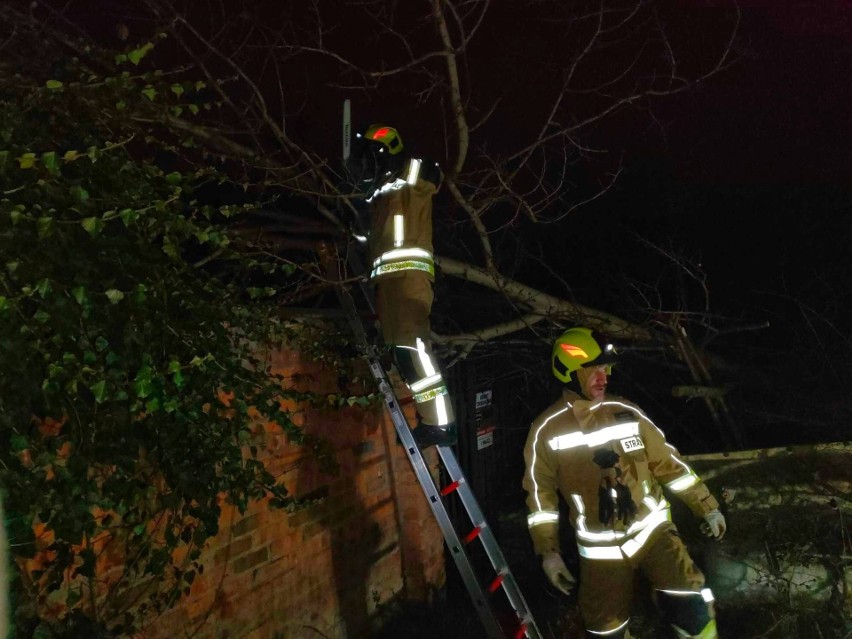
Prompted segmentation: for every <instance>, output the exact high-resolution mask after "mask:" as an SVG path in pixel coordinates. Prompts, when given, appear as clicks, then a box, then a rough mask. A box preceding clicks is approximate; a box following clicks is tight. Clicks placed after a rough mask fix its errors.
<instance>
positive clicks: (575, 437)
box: [547, 433, 586, 450]
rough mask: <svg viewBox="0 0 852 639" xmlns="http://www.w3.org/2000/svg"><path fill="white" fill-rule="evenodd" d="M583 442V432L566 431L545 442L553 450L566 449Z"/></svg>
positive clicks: (584, 440) (580, 444) (584, 439)
mask: <svg viewBox="0 0 852 639" xmlns="http://www.w3.org/2000/svg"><path fill="white" fill-rule="evenodd" d="M585 442H586V438H585V436H584V435H583V433H568V434H567V435H559V436H558V437H554V438H553V439H551V440H550V441H549V442H547V443H548V445H549V446H550V447H551V448H552V449H553V450H567V449H568V448H577V447H578V446H582V445H583V444H584V443H585Z"/></svg>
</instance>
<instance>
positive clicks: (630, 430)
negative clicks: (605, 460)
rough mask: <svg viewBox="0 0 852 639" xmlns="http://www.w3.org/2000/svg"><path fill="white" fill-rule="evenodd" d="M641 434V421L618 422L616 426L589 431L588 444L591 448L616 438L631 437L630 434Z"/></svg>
mask: <svg viewBox="0 0 852 639" xmlns="http://www.w3.org/2000/svg"><path fill="white" fill-rule="evenodd" d="M638 434H639V422H625V423H623V424H616V425H615V426H607V427H606V428H602V429H601V430H598V431H595V432H594V433H589V434H587V435H586V440H587V445H588V446H589V448H593V447H595V446H600V445H601V444H606V443H607V442H610V441H612V440H614V439H621V438H622V437H629V436H630V435H638Z"/></svg>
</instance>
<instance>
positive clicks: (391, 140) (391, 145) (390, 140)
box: [364, 124, 402, 155]
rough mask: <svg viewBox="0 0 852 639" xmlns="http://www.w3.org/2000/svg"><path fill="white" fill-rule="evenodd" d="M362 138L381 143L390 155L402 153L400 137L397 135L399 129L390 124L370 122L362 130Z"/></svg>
mask: <svg viewBox="0 0 852 639" xmlns="http://www.w3.org/2000/svg"><path fill="white" fill-rule="evenodd" d="M364 139H365V140H374V141H376V142H379V143H380V144H383V145H384V146H385V147H386V148H387V150H388V153H390V154H391V155H396V154H398V153H402V138H401V137H400V135H399V131H397V130H396V129H395V128H393V127H392V126H387V125H386V124H371V125H370V126H369V127H367V130H366V131H364Z"/></svg>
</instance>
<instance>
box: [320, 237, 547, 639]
mask: <svg viewBox="0 0 852 639" xmlns="http://www.w3.org/2000/svg"><path fill="white" fill-rule="evenodd" d="M318 252H319V254H320V257H321V258H322V259H323V261H324V262H325V263H326V271H327V272H329V273H330V272H332V269H331V263H332V261H333V260H334V256H333V255H332V254H331V252H330V249H329V248H328V246H327V245H325V243H322V244H321V245H320V248H319V249H318ZM348 257H349V261H351V262H354V263H355V265H356V266H357V262H358V260H357V256H356V255H355V254H353V253H350V255H349V256H348ZM360 284H361V289H362V292H363V293H364V296H365V298H366V300H367V303H368V305H369V306H370V308H371V310H372V309H373V298H372V291H371V290H370V288H369V285H368V284H367V283H366V281H365V280H363V279H361V280H360ZM336 292H337V296H338V299H339V301H340V302H341V305H342V306H343V308H344V311H345V312H346V318H347V321H348V323H349V325H350V328H351V330H352V332H353V335H354V336H355V338H356V341H357V343H358V348H359V349H360V350H361V355H362V356H363V357H364V358H365V359H366V360H367V362H368V364H369V368H370V372H371V374H372V375H373V378H374V379H375V381H376V383H377V386H378V388H379V392H380V393H381V395H382V397H383V399H384V403H385V408H386V409H387V411H388V413H389V415H390V417H391V421H392V422H393V425H394V428H395V429H396V432H397V435H398V437H399V440H400V442H401V443H402V445H403V446H404V447H405V451H406V453H407V455H408V459H409V462H410V463H411V465H412V468H413V469H414V472H415V475H416V476H417V479H418V482H419V483H420V486H421V488H422V489H423V493H424V494H425V496H426V498H427V500H428V502H429V506H430V508H431V510H432V514H433V516H434V517H435V520H436V521H437V523H438V526H439V528H440V529H441V533H442V535H443V537H444V541H445V542H446V544H447V548H448V549H449V551H450V555H451V556H452V557H453V560H454V562H455V565H456V568H457V569H458V571H459V574H460V575H461V577H462V580H463V581H464V583H465V586H466V588H467V590H468V593H469V594H470V596H471V599H472V601H473V604H474V607H475V608H476V611H477V614H478V615H479V618H480V621H481V622H482V624H483V626H484V627H485V630H486V633H487V634H488V637H489V639H505V637H506V636H507V635H506V634H505V630H504V629H503V628H502V626H501V624H500V622H499V621H498V619H497V616H496V614H495V610H494V609H493V606H492V604H491V602H490V600H489V595H490V594H492V593H493V592H494V591H495V590H496V588H497V587H502V589H503V592H504V593H505V595H506V597H507V599H508V600H509V603H510V605H511V606H512V608H513V609H514V611H515V614H516V615H517V618H518V619H517V621H518V622H519V624H520V626H519V628H518V630H517V631H516V632H515V634H514V635H513V639H520V638H521V637H524V636H526V637H527V638H528V639H541V633H540V632H539V630H538V627H537V625H536V623H535V620H534V619H533V616H532V613H531V612H530V610H529V607H528V606H527V604H526V601H525V600H524V597H523V595H522V593H521V591H520V588H519V587H518V584H517V582H516V580H515V578H514V575H513V574H512V572H511V570H510V569H509V565H508V563H507V562H506V559H505V557H504V556H503V553H502V551H501V550H500V547H499V544H498V543H497V540H496V538H495V537H494V533H493V531H492V530H491V528H490V526H489V525H488V523H487V522H486V521H485V517H484V514H483V513H482V510H481V508H480V507H479V504H478V503H477V501H476V498H475V496H474V494H473V491H472V490H471V488H470V485H469V484H468V482H467V479H466V478H465V476H464V473H463V471H462V469H461V467H460V466H459V463H458V461H457V459H456V457H455V454H454V453H453V450H452V448H451V447H449V446H437V447H436V448H437V450H438V456H439V458H440V460H441V462H442V463H443V465H444V468H445V469H446V470H447V473H448V475H449V477H450V478H451V480H452V484H451V489H450V490H447V489H445V490H443V491H441V490H439V489H438V487H437V486H436V484H435V480H434V478H433V476H432V473H431V471H430V470H429V466H428V464H427V463H426V460H425V458H424V457H423V454H422V452H421V451H420V448H419V447H418V446H417V443H416V441H415V439H414V435H413V434H412V431H411V429H410V427H409V424H408V420H407V418H406V417H405V414H404V413H403V411H402V408H401V406H400V404H399V400H398V399H397V397H396V394H395V393H394V391H393V387H392V385H391V383H390V381H389V379H388V377H387V374H386V372H385V370H384V367H383V366H382V364H381V361H380V358H379V355H378V351H377V349H376V347H375V346H374V345H373V344H371V343H370V340H369V338H368V336H367V332H366V330H365V328H364V325H363V323H362V322H361V320H360V318H359V315H358V311H357V308H356V306H355V302H354V300H353V299H352V296H351V295H350V293H349V291H348V290H347V289H346V288H345V287H344V286H343V284H341V283H338V284H337V286H336ZM453 490H454V491H456V492H457V494H458V496H459V499H460V500H461V501H462V504H463V505H464V507H465V511H466V512H467V514H468V517H469V518H470V520H471V522H473V525H474V528H473V530H472V531H471V533H470V534H469V535H468V536H467V537H465V538H464V539H461V538H460V537H459V534H458V532H457V531H456V529H455V526H454V525H453V523H452V520H451V518H450V516H449V513H448V511H447V509H446V507H445V504H444V502H443V499H442V498H443V496H445V495H446V494H448V493H449V492H452V491H453ZM477 537H478V538H479V539H480V541H481V542H482V544H483V546H484V548H485V552H486V555H487V557H488V560H489V562H490V563H491V567H492V568H493V569H494V571H495V573H496V578H495V580H494V581H493V582H492V583H491V585H490V586H489V587H488V588H487V589H486V588H484V587H483V584H482V583H481V582H480V579H479V577H478V576H477V575H476V573H475V571H474V569H473V566H472V564H471V561H470V558H469V557H468V554H467V551H466V550H465V546H466V544H467V543H469V542H471V541H473V539H475V538H477Z"/></svg>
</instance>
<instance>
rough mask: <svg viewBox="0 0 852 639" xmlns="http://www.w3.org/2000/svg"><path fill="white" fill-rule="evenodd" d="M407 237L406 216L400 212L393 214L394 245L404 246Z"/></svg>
mask: <svg viewBox="0 0 852 639" xmlns="http://www.w3.org/2000/svg"><path fill="white" fill-rule="evenodd" d="M404 239H405V218H404V217H403V216H402V214H400V213H396V214H394V216H393V245H394V246H402V242H403V240H404Z"/></svg>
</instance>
